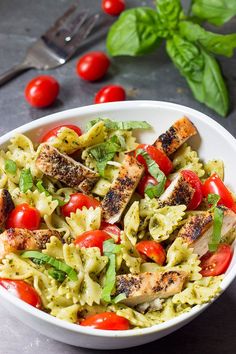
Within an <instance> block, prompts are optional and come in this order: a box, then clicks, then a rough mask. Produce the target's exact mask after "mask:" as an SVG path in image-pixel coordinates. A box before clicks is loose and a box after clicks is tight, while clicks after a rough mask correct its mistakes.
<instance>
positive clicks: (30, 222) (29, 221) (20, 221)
mask: <svg viewBox="0 0 236 354" xmlns="http://www.w3.org/2000/svg"><path fill="white" fill-rule="evenodd" d="M40 220H41V216H40V212H39V211H38V209H36V208H34V207H32V206H30V205H29V204H27V203H23V204H19V205H17V206H16V207H15V209H13V210H12V211H11V212H10V214H9V216H8V218H7V221H6V228H7V229H10V228H19V229H28V230H37V229H39V225H40Z"/></svg>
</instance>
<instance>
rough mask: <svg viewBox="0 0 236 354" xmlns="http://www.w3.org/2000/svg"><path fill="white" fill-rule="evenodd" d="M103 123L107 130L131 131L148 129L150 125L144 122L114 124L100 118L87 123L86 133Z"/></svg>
mask: <svg viewBox="0 0 236 354" xmlns="http://www.w3.org/2000/svg"><path fill="white" fill-rule="evenodd" d="M100 121H103V122H104V124H105V127H106V128H107V129H108V130H132V129H150V128H151V125H150V124H149V123H147V122H145V121H127V122H120V121H118V122H115V121H112V120H110V119H108V118H106V119H102V118H96V119H93V120H91V121H89V122H88V123H87V125H86V131H88V130H89V129H90V128H92V126H94V125H95V124H96V123H98V122H100Z"/></svg>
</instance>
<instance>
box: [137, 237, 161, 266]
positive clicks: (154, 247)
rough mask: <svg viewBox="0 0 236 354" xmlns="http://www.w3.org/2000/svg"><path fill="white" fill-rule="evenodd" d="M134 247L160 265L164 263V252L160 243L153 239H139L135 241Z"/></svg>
mask: <svg viewBox="0 0 236 354" xmlns="http://www.w3.org/2000/svg"><path fill="white" fill-rule="evenodd" d="M136 249H137V251H138V252H139V253H140V254H141V255H142V256H144V258H145V259H146V257H148V258H150V259H152V260H153V261H154V262H156V263H157V264H160V265H163V264H164V263H165V260H166V252H165V250H164V248H163V247H162V245H161V244H160V243H157V242H155V241H140V242H139V243H137V245H136Z"/></svg>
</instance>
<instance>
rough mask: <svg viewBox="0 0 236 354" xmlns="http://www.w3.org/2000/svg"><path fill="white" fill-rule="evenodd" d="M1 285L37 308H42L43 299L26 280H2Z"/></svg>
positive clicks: (0, 279)
mask: <svg viewBox="0 0 236 354" xmlns="http://www.w3.org/2000/svg"><path fill="white" fill-rule="evenodd" d="M0 285H1V286H2V287H3V288H5V289H6V290H7V291H9V293H11V294H12V295H14V296H16V297H18V298H19V299H21V300H23V301H25V302H27V303H28V304H30V305H32V306H34V307H37V308H40V307H41V299H40V297H39V295H38V293H37V291H36V290H35V289H34V288H33V287H32V286H31V285H29V284H28V283H26V282H25V281H24V280H12V279H5V278H0Z"/></svg>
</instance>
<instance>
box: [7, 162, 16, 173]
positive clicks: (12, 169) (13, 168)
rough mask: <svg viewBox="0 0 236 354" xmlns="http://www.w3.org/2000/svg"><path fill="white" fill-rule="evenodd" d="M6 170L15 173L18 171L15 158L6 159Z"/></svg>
mask: <svg viewBox="0 0 236 354" xmlns="http://www.w3.org/2000/svg"><path fill="white" fill-rule="evenodd" d="M5 170H6V172H8V173H10V174H12V175H14V174H15V173H16V170H17V166H16V163H15V161H13V160H10V159H9V160H6V161H5Z"/></svg>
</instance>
